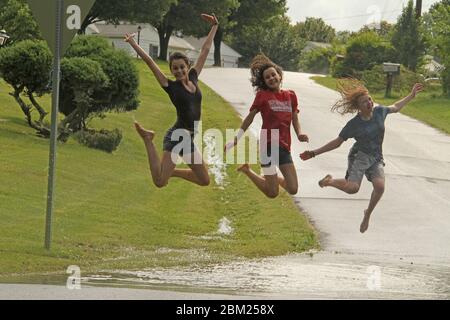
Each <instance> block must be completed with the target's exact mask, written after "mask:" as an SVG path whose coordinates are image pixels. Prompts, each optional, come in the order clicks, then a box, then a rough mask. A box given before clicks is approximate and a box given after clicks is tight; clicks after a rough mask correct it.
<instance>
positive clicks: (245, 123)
mask: <svg viewBox="0 0 450 320" xmlns="http://www.w3.org/2000/svg"><path fill="white" fill-rule="evenodd" d="M258 112H259V111H258V110H257V109H254V110H252V111H250V113H249V114H248V115H247V117H245V119H244V121H242V124H241V128H240V129H239V132H238V134H237V135H236V137H234V140H233V141H232V142H228V143H227V144H226V145H225V147H224V150H225V151H228V150H230V149H231V148H233V147H234V146H235V145H237V143H238V141H239V139H241V137H242V136H243V135H244V133H245V131H247V129H248V127H250V125H251V124H252V122H253V120H254V119H255V116H256V114H257V113H258Z"/></svg>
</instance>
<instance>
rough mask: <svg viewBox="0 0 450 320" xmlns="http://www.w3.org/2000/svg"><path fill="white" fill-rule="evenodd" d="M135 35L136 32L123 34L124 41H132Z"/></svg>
mask: <svg viewBox="0 0 450 320" xmlns="http://www.w3.org/2000/svg"><path fill="white" fill-rule="evenodd" d="M135 35H136V33H131V34H130V33H127V34H125V39H124V40H125V42H128V43H130V42H134V41H135V39H134V37H135Z"/></svg>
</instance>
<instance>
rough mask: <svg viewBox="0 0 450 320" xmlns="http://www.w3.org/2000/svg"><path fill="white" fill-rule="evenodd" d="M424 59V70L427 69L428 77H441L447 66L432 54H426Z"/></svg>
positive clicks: (426, 74)
mask: <svg viewBox="0 0 450 320" xmlns="http://www.w3.org/2000/svg"><path fill="white" fill-rule="evenodd" d="M424 59H425V64H424V66H423V70H424V71H425V76H426V77H427V78H436V77H439V76H440V74H441V72H442V71H443V70H444V69H445V67H444V66H443V65H442V64H440V63H439V62H437V61H436V60H435V59H434V57H433V56H431V55H425V57H424Z"/></svg>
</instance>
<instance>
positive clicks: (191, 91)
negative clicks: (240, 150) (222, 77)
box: [125, 14, 219, 188]
mask: <svg viewBox="0 0 450 320" xmlns="http://www.w3.org/2000/svg"><path fill="white" fill-rule="evenodd" d="M201 16H202V18H203V19H204V20H205V21H207V22H209V23H210V24H211V25H212V28H211V31H210V32H209V35H208V37H207V38H206V40H205V43H204V44H203V47H202V50H201V52H200V56H199V57H198V60H197V63H196V64H195V66H194V67H193V68H190V63H189V59H188V58H187V57H186V56H185V55H184V54H182V53H179V52H177V53H174V54H172V55H171V56H170V58H169V65H170V71H171V72H172V75H173V76H174V77H175V79H176V81H172V80H169V79H167V77H166V76H165V75H164V74H163V73H162V72H161V70H160V69H159V67H158V65H157V64H156V63H155V62H154V61H153V59H152V58H151V57H150V56H149V55H148V54H147V53H146V52H145V51H144V50H143V49H142V48H141V47H140V46H139V45H138V44H137V43H136V41H135V39H134V34H131V35H130V34H127V35H126V37H125V41H126V42H128V43H129V44H130V45H131V46H132V47H133V49H134V50H136V52H137V53H138V54H139V56H140V57H141V58H142V59H143V60H144V61H145V62H146V63H147V65H148V66H149V68H150V70H151V71H152V72H153V74H154V76H155V78H156V80H158V82H159V84H160V85H161V87H162V88H163V89H164V90H165V91H166V92H167V93H168V95H169V97H170V100H171V101H172V103H173V104H174V106H175V108H176V110H177V122H176V123H175V124H174V126H173V127H172V128H170V129H169V130H168V131H167V133H166V135H165V137H164V144H163V150H164V153H163V156H162V159H161V160H160V158H159V156H158V153H157V151H156V148H155V145H154V143H153V138H154V136H155V132H153V131H151V130H146V129H144V128H143V127H142V126H141V125H140V124H139V123H138V122H135V123H134V125H135V127H136V131H137V132H138V134H139V135H140V136H141V137H142V139H143V140H144V143H145V147H146V149H147V155H148V160H149V164H150V172H151V176H152V178H153V182H154V184H155V185H156V186H157V187H158V188H162V187H165V186H166V185H167V184H168V182H169V179H170V178H171V177H177V178H182V179H185V180H187V181H190V182H193V183H195V184H198V185H200V186H207V185H209V174H208V169H207V167H206V164H205V162H204V161H203V159H202V156H201V154H200V152H199V151H198V150H197V149H196V147H195V145H194V143H193V138H194V130H195V128H194V122H196V121H199V120H200V115H201V101H202V94H201V92H200V89H199V87H198V85H197V82H198V75H199V74H200V72H201V71H202V69H203V66H204V65H205V62H206V59H207V57H208V54H209V50H210V49H211V46H212V41H213V39H214V36H215V34H216V32H217V29H218V24H219V23H218V21H217V18H216V16H215V15H214V14H213V15H212V16H211V15H207V14H202V15H201ZM178 155H181V156H182V157H183V160H184V161H185V162H186V163H187V164H188V166H189V167H190V169H176V168H175V167H176V161H177V159H178Z"/></svg>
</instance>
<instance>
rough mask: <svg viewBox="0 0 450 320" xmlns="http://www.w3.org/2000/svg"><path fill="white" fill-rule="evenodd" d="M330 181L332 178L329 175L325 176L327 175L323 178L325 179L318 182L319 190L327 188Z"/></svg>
mask: <svg viewBox="0 0 450 320" xmlns="http://www.w3.org/2000/svg"><path fill="white" fill-rule="evenodd" d="M331 179H333V177H332V176H331V175H329V174H327V175H326V176H325V178H323V179H322V180H320V181H319V186H320V187H321V188H323V187H327V186H328V182H329V181H330V180H331Z"/></svg>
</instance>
